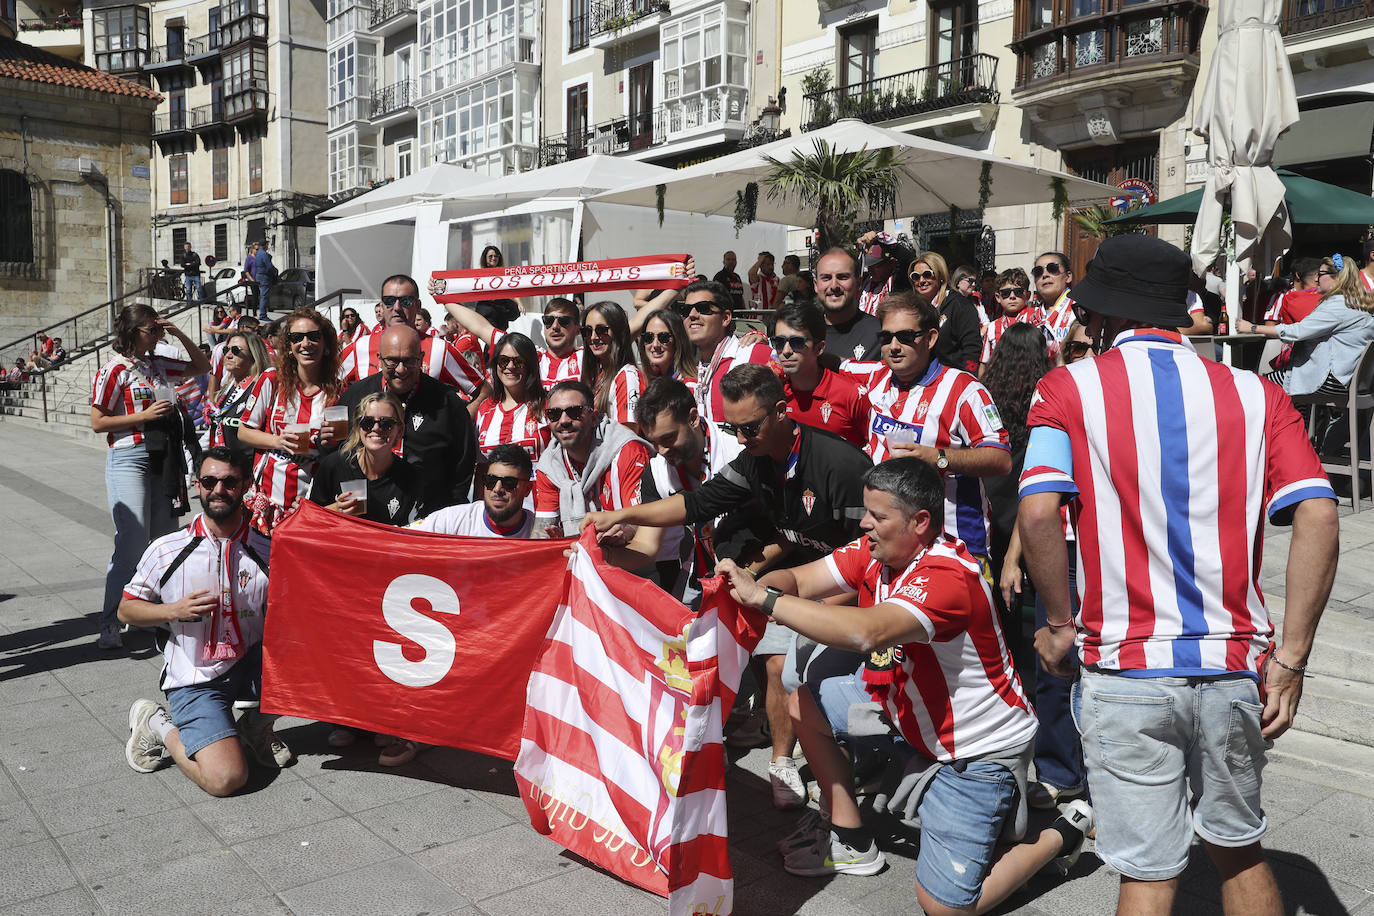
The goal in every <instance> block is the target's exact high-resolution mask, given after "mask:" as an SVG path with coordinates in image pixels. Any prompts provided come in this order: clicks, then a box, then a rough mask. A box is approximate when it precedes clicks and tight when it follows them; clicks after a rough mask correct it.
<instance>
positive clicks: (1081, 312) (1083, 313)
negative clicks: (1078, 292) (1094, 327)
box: [1070, 302, 1090, 328]
mask: <svg viewBox="0 0 1374 916" xmlns="http://www.w3.org/2000/svg"><path fill="white" fill-rule="evenodd" d="M1070 307H1071V308H1072V309H1073V317H1075V318H1077V319H1078V323H1079V324H1081V325H1083V326H1084V327H1085V328H1086V327H1087V326H1088V318H1089V317H1090V316H1089V313H1088V310H1087V309H1085V308H1084V307H1083V306H1081V305H1079V304H1078V303H1077V302H1074V303H1071V304H1070Z"/></svg>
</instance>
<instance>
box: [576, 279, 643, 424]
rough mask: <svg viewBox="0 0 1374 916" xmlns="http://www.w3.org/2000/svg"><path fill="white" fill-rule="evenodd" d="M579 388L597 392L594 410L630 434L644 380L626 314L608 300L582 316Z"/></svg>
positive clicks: (589, 307) (590, 307) (591, 308)
mask: <svg viewBox="0 0 1374 916" xmlns="http://www.w3.org/2000/svg"><path fill="white" fill-rule="evenodd" d="M582 340H583V344H582V384H584V385H586V386H587V387H588V388H590V389H592V391H594V392H596V404H595V407H596V410H597V411H598V412H599V413H601V414H602V415H603V416H607V417H610V418H611V419H613V420H615V421H616V422H617V423H620V424H622V425H624V426H625V427H626V428H628V429H629V430H631V431H632V432H635V433H638V432H639V425H638V424H637V423H635V402H636V401H638V400H639V395H640V394H641V393H642V392H643V391H644V376H643V375H641V374H640V372H639V367H638V366H637V365H635V361H634V359H635V354H634V350H633V348H631V346H630V321H629V319H628V318H626V317H625V310H624V309H622V308H621V307H620V306H619V305H617V304H616V303H614V302H611V301H609V300H607V301H603V302H597V303H594V304H592V305H589V306H588V307H587V311H586V312H585V313H584V314H583V316H582Z"/></svg>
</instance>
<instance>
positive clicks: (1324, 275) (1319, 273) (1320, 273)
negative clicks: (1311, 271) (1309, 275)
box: [1317, 270, 1340, 277]
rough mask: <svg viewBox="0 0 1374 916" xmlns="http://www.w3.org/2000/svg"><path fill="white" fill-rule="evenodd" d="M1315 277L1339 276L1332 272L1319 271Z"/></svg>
mask: <svg viewBox="0 0 1374 916" xmlns="http://www.w3.org/2000/svg"><path fill="white" fill-rule="evenodd" d="M1317 276H1319V277H1338V276H1340V274H1338V273H1336V272H1335V271H1334V270H1319V271H1317Z"/></svg>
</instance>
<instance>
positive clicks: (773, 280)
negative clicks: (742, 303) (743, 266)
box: [749, 271, 780, 309]
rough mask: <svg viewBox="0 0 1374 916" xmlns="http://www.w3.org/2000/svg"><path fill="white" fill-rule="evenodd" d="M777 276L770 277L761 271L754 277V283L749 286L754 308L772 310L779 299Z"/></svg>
mask: <svg viewBox="0 0 1374 916" xmlns="http://www.w3.org/2000/svg"><path fill="white" fill-rule="evenodd" d="M779 279H780V278H779V277H778V275H777V274H773V275H772V276H769V275H768V274H765V273H763V272H762V271H760V272H759V273H758V274H756V275H755V277H754V282H752V283H750V284H749V292H750V294H751V295H752V296H753V299H754V308H756V309H771V308H773V306H774V304H775V302H776V300H777V298H778V280H779Z"/></svg>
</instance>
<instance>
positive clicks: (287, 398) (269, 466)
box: [239, 369, 332, 509]
mask: <svg viewBox="0 0 1374 916" xmlns="http://www.w3.org/2000/svg"><path fill="white" fill-rule="evenodd" d="M331 403H332V402H331V401H330V400H329V399H328V397H327V396H326V394H325V393H324V391H323V390H320V391H317V392H315V394H313V395H312V396H310V397H309V398H305V399H302V398H301V393H300V391H299V390H295V391H281V390H280V389H278V387H277V370H276V369H268V370H267V371H266V372H264V373H263V374H262V375H260V376H258V384H257V387H256V388H255V389H254V390H253V394H252V396H251V397H250V398H249V399H248V402H247V404H246V405H245V406H244V409H243V416H242V417H241V418H240V419H239V422H240V423H241V424H242V425H243V426H248V427H251V428H252V429H260V430H262V431H263V432H266V433H271V434H272V435H274V436H280V435H281V434H282V433H283V432H284V431H285V430H286V427H287V426H288V425H290V424H292V423H306V424H308V425H309V426H310V428H311V429H321V428H323V426H324V409H325V408H326V407H328V406H329V405H330V404H331ZM319 457H320V453H319V451H318V450H317V449H311V450H310V451H309V452H308V453H306V454H304V455H292V454H289V453H287V452H278V451H272V452H267V451H259V452H258V453H257V457H256V459H255V460H254V463H253V478H254V481H255V483H256V485H257V489H258V491H259V494H260V495H261V496H263V497H265V498H266V499H267V500H268V501H270V502H271V503H272V504H273V505H275V506H281V507H283V508H286V509H291V508H294V507H295V506H296V504H297V503H299V502H300V501H301V500H302V499H304V498H305V494H306V492H307V491H308V490H309V489H310V480H311V478H312V477H313V476H314V474H315V465H316V464H317V463H318V461H319Z"/></svg>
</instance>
